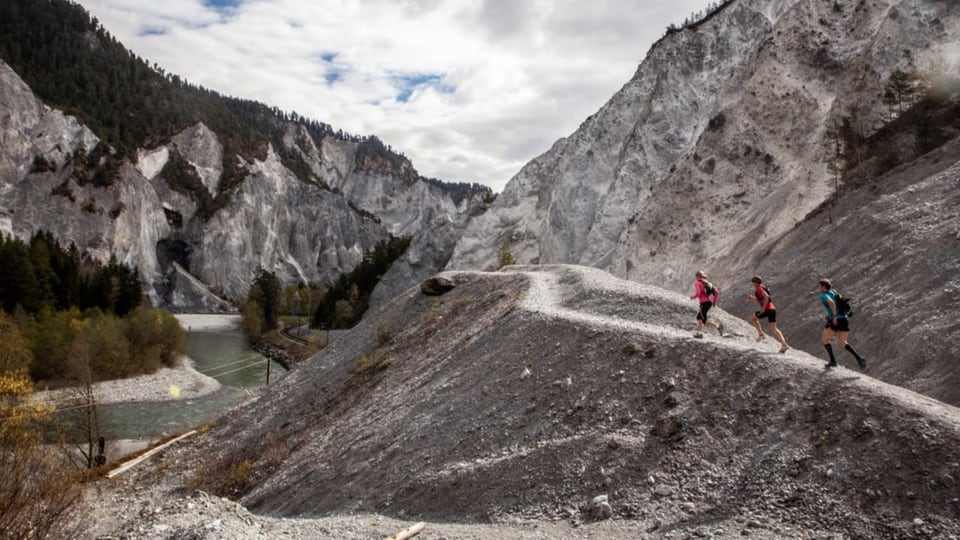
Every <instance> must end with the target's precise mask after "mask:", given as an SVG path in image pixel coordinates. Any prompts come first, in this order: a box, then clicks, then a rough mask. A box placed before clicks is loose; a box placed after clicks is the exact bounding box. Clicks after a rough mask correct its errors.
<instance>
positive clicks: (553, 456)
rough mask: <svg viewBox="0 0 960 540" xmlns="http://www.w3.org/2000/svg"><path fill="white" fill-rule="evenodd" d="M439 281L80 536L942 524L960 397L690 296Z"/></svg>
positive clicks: (601, 533)
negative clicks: (701, 313)
mask: <svg viewBox="0 0 960 540" xmlns="http://www.w3.org/2000/svg"><path fill="white" fill-rule="evenodd" d="M445 275H446V277H448V278H450V279H451V280H452V281H453V282H454V283H455V284H456V287H455V288H454V289H453V290H451V291H449V292H447V293H446V294H445V295H443V296H440V297H435V296H426V295H424V294H422V293H421V292H420V291H419V290H418V289H411V290H410V291H408V292H406V293H405V294H403V295H401V296H399V297H397V298H396V299H395V300H394V301H393V302H391V303H389V304H387V305H385V306H383V307H382V308H381V309H380V310H379V312H378V313H376V314H373V313H371V314H370V316H368V318H367V319H365V321H364V322H363V323H362V324H361V325H360V326H358V327H357V328H355V329H354V330H352V331H351V332H349V333H346V334H344V335H343V336H342V337H340V338H338V339H336V340H335V341H334V342H333V343H332V344H331V346H330V347H329V348H328V349H327V350H325V351H323V352H321V353H320V354H319V355H318V356H316V357H314V358H313V359H312V360H311V361H309V362H307V363H305V364H303V365H301V366H300V367H299V368H298V369H296V370H295V371H294V372H293V373H291V374H290V376H288V377H286V378H285V379H284V380H283V381H282V382H281V383H280V384H278V385H276V386H273V387H270V388H269V389H267V391H266V392H265V393H264V394H263V395H262V396H260V397H259V398H258V399H257V400H255V401H253V402H250V403H248V404H247V405H245V406H242V407H240V408H238V409H236V410H234V411H231V412H230V413H229V414H227V415H226V416H225V417H223V418H222V419H221V420H219V421H218V422H217V423H216V425H215V426H213V427H211V428H210V429H208V430H205V431H204V432H203V433H202V434H200V435H197V436H194V437H193V438H192V439H188V440H187V441H186V442H185V443H184V445H183V446H179V447H175V448H174V449H172V450H168V451H167V452H165V453H164V454H163V455H162V456H161V457H160V458H159V459H157V461H155V462H153V463H152V464H151V467H149V468H146V469H143V470H139V471H136V472H134V473H133V475H132V476H130V477H126V476H121V477H120V478H119V479H117V480H113V481H105V482H101V483H100V485H99V486H98V489H99V490H101V500H107V501H109V506H110V508H111V510H110V515H109V516H105V515H103V513H102V512H101V513H99V514H98V515H99V516H100V519H95V520H94V521H95V524H94V525H91V526H90V529H89V530H90V531H91V533H97V534H110V535H118V534H121V533H123V532H124V531H130V530H140V531H142V535H141V536H140V537H143V538H167V537H169V535H170V534H171V533H173V532H176V533H177V534H181V535H185V534H188V533H192V534H196V533H198V532H202V531H205V530H210V529H209V527H210V523H211V520H213V521H215V522H216V523H217V527H220V528H221V529H219V530H220V531H221V533H222V534H241V535H245V534H248V533H249V534H254V533H256V535H258V537H260V538H279V537H283V536H284V535H287V534H303V535H306V536H311V535H314V536H319V537H330V538H334V537H335V538H369V537H375V536H383V535H386V534H389V533H391V532H396V530H398V529H399V528H402V526H405V525H407V524H409V523H406V524H404V523H403V522H402V521H397V519H400V520H413V521H417V520H428V521H430V524H429V525H428V528H427V534H425V535H424V536H423V537H424V538H440V537H447V538H451V537H453V538H482V537H489V536H490V535H493V536H496V537H502V538H543V537H549V538H573V537H577V538H612V537H616V538H642V537H649V538H659V537H664V536H673V535H679V536H685V535H689V534H694V535H697V536H711V535H712V536H718V537H733V536H740V535H741V534H748V535H751V536H759V537H777V538H813V537H826V536H841V537H869V538H903V537H913V538H944V537H947V536H948V535H951V534H952V535H956V534H960V520H958V519H957V516H958V508H957V504H958V501H960V484H958V483H957V480H956V479H957V477H958V475H960V469H958V468H960V444H958V442H960V410H958V409H956V408H954V407H952V406H949V405H945V404H943V403H940V402H937V401H934V400H932V399H930V398H927V397H923V396H920V395H918V394H915V393H913V392H910V391H907V390H903V389H901V388H897V387H893V386H890V385H887V384H884V383H881V382H878V381H876V380H875V379H873V378H871V377H869V376H867V375H864V374H862V373H860V372H856V371H853V370H849V369H839V370H835V371H825V370H824V369H823V363H822V361H821V360H819V359H816V358H813V357H811V356H809V355H807V354H805V353H801V352H796V351H790V352H788V353H787V354H785V355H780V354H776V353H775V352H774V351H775V347H776V346H775V345H774V344H772V343H770V342H769V341H768V342H767V343H763V344H759V345H758V344H756V343H754V342H753V340H752V337H751V335H750V330H749V329H748V328H747V326H746V323H744V322H743V321H742V320H740V319H739V318H736V317H733V316H731V315H729V314H726V313H723V312H720V313H719V316H720V318H721V319H722V320H723V321H724V322H725V323H726V324H727V326H728V329H729V331H728V335H727V336H725V337H723V338H720V337H718V336H717V335H716V334H711V335H708V336H707V338H706V339H703V340H697V339H693V338H692V337H691V328H692V323H693V315H694V311H695V308H694V306H693V305H692V301H690V300H688V299H686V298H684V297H683V296H681V295H679V294H676V293H673V292H669V291H666V290H662V289H659V288H656V287H652V286H646V285H638V284H636V283H632V282H627V281H622V280H619V279H616V278H614V277H612V276H610V275H608V274H606V273H604V272H601V271H597V270H591V269H586V268H582V267H574V266H543V267H516V268H511V269H510V271H507V272H498V273H473V272H451V273H447V274H445ZM157 478H162V481H161V482H160V483H159V484H156V483H155V482H153V481H151V480H150V479H157ZM198 486H199V487H200V488H201V489H205V490H215V491H216V490H220V491H219V492H220V493H222V494H225V495H230V496H231V497H238V498H239V500H240V502H242V503H243V504H244V505H245V506H247V507H248V508H250V509H251V510H252V511H253V512H256V513H259V514H266V515H268V516H273V517H257V516H253V515H250V514H247V513H245V512H242V511H239V509H232V507H231V506H230V505H229V504H227V503H225V502H224V501H222V500H219V499H216V498H210V497H206V496H199V495H197V494H196V493H195V492H194V491H193V489H194V488H196V487H198ZM601 495H605V496H606V501H607V502H606V504H603V503H602V501H600V500H598V501H596V503H592V501H594V499H595V498H596V497H598V496H601ZM187 497H189V498H187ZM141 508H157V509H158V510H156V511H154V512H148V513H146V514H145V513H144V512H143V511H141V510H140V509H141ZM377 514H378V515H380V516H384V517H376V516H375V515H377ZM386 516H389V517H386ZM291 518H296V519H291ZM305 518H310V519H305ZM607 518H609V519H607ZM455 524H459V525H455ZM151 531H154V532H151ZM161 531H162V533H161ZM223 531H229V533H224V532H223ZM485 535H486V536H485Z"/></svg>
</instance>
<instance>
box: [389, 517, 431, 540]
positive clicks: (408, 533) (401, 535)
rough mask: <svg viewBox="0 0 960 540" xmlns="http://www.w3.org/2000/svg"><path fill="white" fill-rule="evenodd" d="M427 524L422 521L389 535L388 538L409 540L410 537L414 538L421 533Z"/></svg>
mask: <svg viewBox="0 0 960 540" xmlns="http://www.w3.org/2000/svg"><path fill="white" fill-rule="evenodd" d="M426 526H427V524H426V523H424V522H422V521H421V522H420V523H417V524H416V525H413V526H411V527H407V528H406V529H404V530H402V531H400V532H398V533H397V534H394V535H392V536H389V537H387V540H407V539H408V538H413V537H414V536H416V535H418V534H420V531H422V530H423V529H424V528H425V527H426Z"/></svg>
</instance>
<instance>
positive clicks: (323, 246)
mask: <svg viewBox="0 0 960 540" xmlns="http://www.w3.org/2000/svg"><path fill="white" fill-rule="evenodd" d="M8 4H9V3H4V4H3V5H0V12H2V13H3V15H4V16H5V17H8V18H10V19H13V18H14V17H18V16H19V17H21V18H24V19H23V20H22V21H21V22H22V24H15V25H14V27H13V30H11V27H9V26H3V27H2V29H3V32H4V36H5V38H4V39H9V40H10V41H13V42H15V41H16V40H29V39H35V38H36V36H38V35H39V36H41V37H42V36H44V35H47V34H45V32H46V33H48V34H49V36H48V37H49V39H47V40H45V41H43V45H42V46H49V43H60V42H61V41H62V42H65V43H67V45H62V46H60V48H58V49H56V50H55V51H61V52H62V51H63V50H64V47H66V48H67V49H66V50H69V51H70V54H76V55H77V57H76V59H74V60H72V63H69V65H70V66H73V65H75V64H80V63H91V65H105V64H106V65H116V64H120V65H122V66H126V68H125V69H120V70H119V73H120V74H118V73H117V72H110V73H106V72H104V73H86V74H85V73H79V74H73V73H72V72H71V73H64V74H63V77H64V78H65V79H69V78H70V77H72V76H76V77H78V78H83V79H84V80H86V81H88V82H87V84H86V85H85V86H87V87H90V86H94V85H95V84H97V83H96V82H89V81H98V80H100V78H101V77H108V78H109V77H111V76H112V77H115V78H116V77H121V76H127V77H129V80H128V81H127V84H129V85H130V86H129V87H128V88H127V91H128V94H123V93H122V92H121V93H115V92H113V90H112V88H113V86H116V83H109V82H105V81H102V82H101V84H104V85H106V86H104V88H107V89H110V90H111V93H110V95H99V94H98V95H92V96H88V95H86V94H84V91H83V88H84V85H81V86H80V87H79V88H78V89H77V90H76V91H75V92H74V93H73V94H69V93H68V94H66V95H63V94H59V93H58V92H59V91H60V89H61V87H69V86H71V82H72V81H69V80H67V81H64V82H63V83H62V84H53V85H50V84H48V83H45V82H44V81H47V80H48V78H45V77H39V78H37V80H38V81H39V82H41V83H42V84H43V88H44V91H45V92H47V93H48V95H49V99H51V100H53V101H55V102H56V103H54V105H51V104H49V103H47V102H45V100H44V99H42V98H41V97H39V96H38V95H36V94H35V92H34V89H32V88H31V87H30V86H29V85H28V84H27V83H26V82H25V81H24V79H22V78H21V76H20V75H19V74H18V73H16V72H15V71H14V70H13V69H12V67H11V66H10V65H8V64H6V63H3V62H0V143H2V144H0V232H3V233H5V234H12V235H14V236H17V237H19V238H24V239H26V238H29V237H30V236H31V235H32V234H33V233H35V232H37V231H40V230H46V231H50V232H52V233H53V234H54V235H55V237H56V238H57V239H58V240H59V241H60V242H61V243H62V244H63V245H68V244H69V243H74V244H76V245H77V246H78V247H79V248H80V250H81V252H83V253H87V254H89V255H92V256H94V257H95V258H97V259H99V260H104V261H105V260H107V259H109V257H110V256H115V257H116V258H117V260H119V261H120V262H122V263H124V264H127V265H130V266H133V267H136V268H138V269H139V271H140V274H141V277H142V281H143V283H144V287H145V290H146V291H147V292H148V294H149V296H150V297H151V301H152V302H153V303H154V304H155V305H160V306H166V307H169V308H171V309H174V310H177V311H224V310H233V309H236V305H237V302H238V301H242V299H244V298H245V296H246V292H247V289H248V288H249V286H250V283H251V282H252V280H253V278H254V274H255V272H256V270H257V268H264V269H266V270H268V271H271V272H274V273H275V274H276V275H277V276H278V277H279V278H280V280H281V281H282V282H283V283H286V284H297V283H303V284H307V285H315V286H320V285H325V284H330V283H331V282H333V281H334V280H335V279H336V278H337V276H339V275H340V274H342V273H344V272H347V271H350V270H351V269H353V268H354V267H355V266H356V265H357V264H358V263H359V262H360V261H361V260H363V257H364V256H365V254H367V253H369V252H371V251H372V250H373V248H374V247H375V246H376V245H377V244H378V243H380V242H382V241H385V240H386V239H388V238H389V237H390V236H391V235H392V236H410V237H412V242H411V244H410V248H409V249H408V252H407V253H406V254H405V255H404V257H403V259H402V260H401V261H400V262H399V263H398V264H395V265H394V266H395V267H396V268H394V269H393V270H391V272H390V276H391V277H390V278H389V279H388V280H386V282H385V284H384V286H383V287H381V290H380V291H378V295H379V297H382V298H388V297H390V296H391V295H392V294H393V291H396V290H402V289H404V288H406V287H408V286H410V284H411V283H416V282H417V281H418V280H419V279H422V278H424V277H426V276H428V275H430V274H431V273H434V272H436V271H437V270H438V269H440V268H442V267H443V266H444V265H445V264H446V261H447V260H448V259H449V256H450V254H451V253H452V250H453V245H454V243H455V241H456V239H457V238H458V237H459V231H460V230H461V229H462V228H463V227H464V226H465V224H466V221H467V219H468V217H469V216H470V215H471V214H472V213H476V212H478V211H482V209H483V207H484V203H483V202H482V199H483V198H485V197H487V196H489V195H490V191H489V190H488V189H486V188H482V187H480V186H477V185H473V186H469V185H456V184H446V183H443V182H439V181H428V180H427V179H424V178H421V177H420V176H419V174H418V173H417V171H416V170H415V169H414V167H413V165H412V164H411V163H410V161H409V160H408V159H407V158H405V157H404V156H402V155H399V154H397V153H396V152H395V151H393V150H392V149H390V148H388V147H386V146H385V145H383V144H382V143H381V142H380V141H379V140H377V139H376V137H355V136H350V135H345V134H343V133H341V132H334V131H333V129H332V128H331V127H330V126H326V125H323V124H320V123H318V122H315V121H308V120H306V119H303V118H300V117H298V116H296V115H286V114H282V113H279V112H278V111H276V110H275V109H273V110H271V109H269V108H268V107H266V106H264V105H261V104H255V103H248V102H241V101H238V100H232V99H227V98H222V97H220V96H217V95H216V94H214V93H212V92H209V91H205V90H203V89H197V88H195V87H191V86H189V85H188V84H185V83H184V82H182V81H181V80H179V78H178V77H175V76H171V75H166V74H162V73H160V72H158V71H157V68H149V67H148V66H147V65H146V63H145V62H143V61H142V60H140V59H138V58H135V57H133V56H132V54H130V53H129V52H128V51H126V50H125V49H123V48H122V45H120V44H119V43H117V42H115V41H113V40H112V38H110V37H109V35H108V34H107V33H106V32H105V31H104V30H103V29H102V28H101V27H98V26H97V25H96V24H95V22H93V21H91V20H89V18H88V15H86V13H85V12H83V11H82V10H81V9H80V8H79V7H78V6H76V5H73V4H68V3H66V2H56V1H55V2H43V3H37V4H30V5H28V6H26V5H14V6H13V8H11V6H10V5H8ZM14 4H17V3H14ZM28 8H29V9H32V10H35V11H36V12H35V13H32V14H25V13H22V11H25V10H27V9H28ZM11 9H12V11H11ZM54 10H59V11H56V12H54ZM51 12H54V13H51ZM27 15H29V17H28V16H27ZM51 19H52V21H53V22H51ZM61 19H63V21H61V26H63V27H65V28H61V27H60V26H57V22H56V21H60V20H61ZM68 20H69V21H70V22H72V23H75V24H74V25H71V24H69V23H68V22H66V21H68ZM14 22H16V21H14ZM29 25H34V28H33V33H30V32H27V31H26V30H25V29H24V28H23V27H26V26H29ZM21 31H23V32H22V33H17V32H21ZM70 39H74V40H75V42H71V41H69V40H70ZM78 44H79V45H78ZM5 45H10V43H7V44H5ZM12 45H13V46H12V47H6V48H3V50H5V51H8V53H9V55H10V56H11V57H14V58H15V59H16V60H17V61H18V65H21V66H22V67H23V69H24V70H25V71H29V72H30V73H34V72H36V71H37V70H38V67H37V66H38V65H42V66H47V65H48V64H46V63H44V62H48V60H47V58H46V57H44V58H42V59H37V58H35V57H31V56H29V50H31V49H27V47H28V45H29V46H32V47H34V48H35V49H39V47H41V45H40V44H28V45H24V46H19V44H18V43H16V42H15V43H13V44H12ZM24 50H27V51H28V52H26V53H25V52H24ZM55 51H54V52H55ZM54 52H51V51H49V50H47V51H45V53H46V54H49V55H50V56H51V57H55V56H60V55H59V53H58V54H56V55H55V54H54ZM18 53H19V55H18ZM65 54H66V53H65ZM105 59H106V60H105ZM63 69H64V70H65V71H66V70H67V69H68V68H67V67H63ZM129 73H134V74H135V75H134V76H132V77H131V76H129ZM111 85H112V86H111ZM87 92H88V93H89V90H88V91H87ZM138 92H140V93H142V94H143V95H144V97H143V99H144V100H147V99H152V100H153V102H143V103H138V102H137V101H136V99H137V98H136V97H131V96H130V95H129V94H137V93H138ZM102 103H106V104H107V105H106V107H104V106H103V105H102ZM148 103H149V104H148ZM57 104H59V106H57ZM93 107H97V110H96V111H94V110H92V109H93ZM65 109H70V110H72V111H77V114H67V113H65V112H64V110H65ZM144 110H146V111H150V112H149V113H145V112H143V111H144ZM125 111H129V113H127V112H125ZM164 114H167V115H169V117H162V116H163V115H164ZM78 115H79V116H82V117H83V118H86V119H88V120H89V121H90V122H93V123H94V124H96V129H94V128H91V127H88V126H87V125H86V124H85V123H84V122H83V121H81V120H80V119H79V118H78ZM118 116H119V117H120V118H124V117H126V118H129V121H126V123H124V121H120V120H117V117H118ZM98 130H100V131H99V132H98ZM141 132H142V134H141V135H138V136H132V135H130V134H137V133H141Z"/></svg>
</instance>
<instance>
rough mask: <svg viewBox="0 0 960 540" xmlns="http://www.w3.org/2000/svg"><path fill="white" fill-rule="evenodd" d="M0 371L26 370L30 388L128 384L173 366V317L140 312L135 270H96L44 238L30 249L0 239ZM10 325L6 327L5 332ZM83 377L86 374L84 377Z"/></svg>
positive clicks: (178, 347)
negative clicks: (87, 380) (33, 384)
mask: <svg viewBox="0 0 960 540" xmlns="http://www.w3.org/2000/svg"><path fill="white" fill-rule="evenodd" d="M0 308H2V311H0V315H2V316H3V317H4V318H5V321H6V322H7V323H9V324H7V325H6V326H2V325H0V326H2V328H0V343H5V344H7V345H9V344H11V343H20V342H21V341H20V340H19V339H17V338H15V337H12V336H14V334H13V330H14V328H15V329H16V333H17V335H19V336H21V337H22V338H23V340H24V341H23V343H24V345H23V346H22V347H21V346H17V347H14V349H15V351H13V352H11V350H7V351H6V353H5V354H6V355H7V356H5V357H4V358H8V359H13V358H16V359H17V360H16V361H13V360H0V369H4V368H6V369H12V370H17V369H21V368H23V369H26V370H27V371H28V372H29V374H30V377H31V378H32V379H33V380H35V381H41V380H46V381H55V382H56V383H57V384H73V383H75V382H77V380H78V377H79V375H78V374H79V373H80V372H81V371H83V370H86V369H90V370H92V371H91V374H90V375H89V376H90V377H92V378H93V380H106V379H113V378H121V377H127V376H131V375H136V374H140V373H149V372H152V371H156V370H157V369H158V368H160V367H161V366H164V365H166V366H172V365H174V364H175V363H176V362H177V358H178V354H179V352H180V351H182V349H183V342H184V333H183V329H182V328H181V327H180V325H179V323H178V322H177V320H176V318H175V317H173V315H172V314H170V313H167V312H165V311H162V310H156V309H150V308H149V307H145V306H143V293H142V290H141V285H140V278H139V276H138V274H137V271H136V269H134V268H131V267H129V266H126V265H124V264H120V263H118V262H117V261H116V259H115V258H112V257H111V259H110V261H109V262H108V263H107V264H105V265H104V264H100V263H98V262H97V261H95V260H92V259H91V258H89V257H87V256H81V255H80V253H79V250H78V249H77V247H76V246H75V245H74V244H71V245H70V247H69V248H67V249H64V248H62V247H61V246H60V244H59V243H58V242H57V241H56V240H55V239H54V238H53V236H52V235H51V234H50V233H48V232H38V233H36V234H35V235H33V237H31V239H30V241H29V242H24V241H22V240H20V239H17V238H14V237H10V236H6V235H3V234H0ZM11 324H12V325H13V326H10V325H11ZM84 376H86V375H84Z"/></svg>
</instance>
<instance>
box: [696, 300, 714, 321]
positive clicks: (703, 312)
mask: <svg viewBox="0 0 960 540" xmlns="http://www.w3.org/2000/svg"><path fill="white" fill-rule="evenodd" d="M712 307H713V302H700V313H697V320H698V321H703V322H707V312H708V311H710V308H712Z"/></svg>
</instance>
